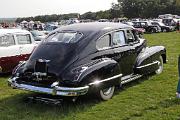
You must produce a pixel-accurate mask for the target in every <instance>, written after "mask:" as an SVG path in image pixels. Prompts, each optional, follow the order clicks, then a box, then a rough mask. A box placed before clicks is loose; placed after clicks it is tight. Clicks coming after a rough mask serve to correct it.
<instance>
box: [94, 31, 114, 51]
mask: <svg viewBox="0 0 180 120" xmlns="http://www.w3.org/2000/svg"><path fill="white" fill-rule="evenodd" d="M110 39H111V35H110V34H108V35H105V36H103V37H101V38H100V39H99V40H98V41H97V43H96V46H97V49H104V48H108V47H109V46H110Z"/></svg>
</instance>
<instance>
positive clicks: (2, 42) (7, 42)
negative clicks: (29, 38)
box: [0, 35, 15, 47]
mask: <svg viewBox="0 0 180 120" xmlns="http://www.w3.org/2000/svg"><path fill="white" fill-rule="evenodd" d="M12 45H15V40H14V37H13V35H5V36H0V47H8V46H12Z"/></svg>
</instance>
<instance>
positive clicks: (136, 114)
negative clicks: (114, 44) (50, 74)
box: [0, 32, 180, 120]
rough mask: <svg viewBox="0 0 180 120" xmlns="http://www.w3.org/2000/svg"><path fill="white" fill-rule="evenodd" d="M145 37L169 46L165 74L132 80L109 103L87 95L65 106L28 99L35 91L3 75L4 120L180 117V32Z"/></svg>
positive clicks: (0, 104)
mask: <svg viewBox="0 0 180 120" xmlns="http://www.w3.org/2000/svg"><path fill="white" fill-rule="evenodd" d="M144 37H145V38H146V39H147V40H148V44H149V45H150V46H152V45H163V46H165V47H166V49H167V59H168V63H167V64H165V65H164V72H163V73H162V74H160V75H153V76H149V77H144V78H143V79H140V80H138V81H135V82H131V83H129V84H127V85H125V86H124V88H123V90H118V91H116V94H115V95H114V97H113V98H112V99H111V100H109V101H106V102H103V101H99V100H97V99H94V98H92V99H89V98H86V97H85V98H81V99H79V100H78V101H77V102H76V103H72V102H65V103H63V104H62V105H61V106H53V105H45V104H37V103H32V102H26V101H25V100H24V99H25V98H26V97H27V96H30V95H31V94H32V93H29V92H25V91H20V90H13V89H11V88H9V87H8V86H7V79H8V77H1V78H0V120H101V119H102V120H121V119H122V120H130V119H132V120H136V119H137V120H141V119H144V120H172V119H173V120H177V119H179V120H180V100H178V99H176V97H175V92H176V87H177V82H178V70H177V67H178V66H177V62H178V55H179V54H180V33H176V32H172V33H158V34H148V35H144Z"/></svg>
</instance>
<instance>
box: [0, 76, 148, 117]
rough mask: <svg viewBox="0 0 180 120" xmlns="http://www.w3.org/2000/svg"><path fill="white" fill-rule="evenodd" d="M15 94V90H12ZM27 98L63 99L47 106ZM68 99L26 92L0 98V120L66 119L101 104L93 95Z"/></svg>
mask: <svg viewBox="0 0 180 120" xmlns="http://www.w3.org/2000/svg"><path fill="white" fill-rule="evenodd" d="M149 77H151V76H144V77H142V78H140V79H138V80H136V81H132V82H130V83H128V84H126V85H124V86H123V88H122V89H119V90H116V92H115V95H116V94H120V92H121V91H125V90H127V89H128V88H129V87H132V86H136V85H138V84H140V83H142V82H143V81H146V80H148V79H149ZM14 91H15V92H16V90H14ZM28 97H48V98H49V97H50V98H53V99H63V101H61V104H58V105H57V104H52V103H50V104H47V103H43V102H37V101H32V100H29V99H27V98H28ZM71 100H72V99H70V98H64V97H63V98H62V97H56V96H49V95H42V94H31V93H28V92H23V93H19V90H18V92H17V94H14V93H13V94H12V95H10V96H9V97H6V98H3V99H1V98H0V118H2V119H15V120H16V119H18V120H20V119H27V118H28V119H27V120H29V119H30V120H32V119H38V118H48V117H49V118H50V119H51V118H52V119H59V118H61V119H62V118H66V117H69V116H72V117H73V116H74V117H75V116H76V114H77V113H83V112H86V111H88V110H89V109H90V108H92V107H93V106H95V105H96V104H99V103H100V102H102V101H101V100H100V99H97V97H96V96H95V95H88V96H82V97H79V98H78V99H77V100H76V102H72V101H71Z"/></svg>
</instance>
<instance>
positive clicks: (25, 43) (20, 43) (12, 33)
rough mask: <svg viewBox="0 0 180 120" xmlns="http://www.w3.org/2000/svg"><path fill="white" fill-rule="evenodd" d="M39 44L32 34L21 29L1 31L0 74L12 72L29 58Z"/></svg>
mask: <svg viewBox="0 0 180 120" xmlns="http://www.w3.org/2000/svg"><path fill="white" fill-rule="evenodd" d="M36 46H37V44H36V43H35V41H34V38H33V37H32V35H31V33H30V32H29V31H26V30H21V29H0V73H7V72H11V71H12V70H13V68H14V67H15V66H16V65H18V63H19V62H20V61H25V60H27V59H28V58H29V56H30V54H31V53H32V51H33V50H34V49H35V47H36Z"/></svg>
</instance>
